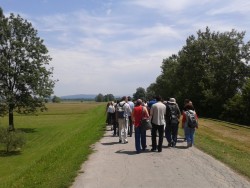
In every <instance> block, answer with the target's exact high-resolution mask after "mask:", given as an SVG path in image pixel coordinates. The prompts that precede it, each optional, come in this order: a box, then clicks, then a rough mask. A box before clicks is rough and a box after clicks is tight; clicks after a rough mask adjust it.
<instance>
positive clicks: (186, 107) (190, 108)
mask: <svg viewBox="0 0 250 188" xmlns="http://www.w3.org/2000/svg"><path fill="white" fill-rule="evenodd" d="M184 108H185V109H186V110H194V106H193V105H192V104H190V103H188V104H186V105H185V107H184Z"/></svg>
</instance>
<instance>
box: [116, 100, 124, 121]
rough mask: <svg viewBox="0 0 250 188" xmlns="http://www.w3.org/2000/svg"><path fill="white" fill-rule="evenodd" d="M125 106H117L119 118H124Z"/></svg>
mask: <svg viewBox="0 0 250 188" xmlns="http://www.w3.org/2000/svg"><path fill="white" fill-rule="evenodd" d="M124 105H125V103H123V104H122V105H121V104H120V103H118V104H117V116H118V118H124V108H123V106H124Z"/></svg>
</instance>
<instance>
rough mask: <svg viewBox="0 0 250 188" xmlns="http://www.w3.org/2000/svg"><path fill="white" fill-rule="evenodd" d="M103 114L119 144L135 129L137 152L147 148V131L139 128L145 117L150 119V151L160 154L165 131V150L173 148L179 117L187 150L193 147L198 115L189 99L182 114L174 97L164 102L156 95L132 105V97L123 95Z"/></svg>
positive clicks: (124, 141) (108, 106)
mask: <svg viewBox="0 0 250 188" xmlns="http://www.w3.org/2000/svg"><path fill="white" fill-rule="evenodd" d="M106 112H107V124H109V125H112V126H113V130H114V133H113V135H114V136H119V143H124V144H126V143H128V140H127V137H128V135H129V136H131V137H132V133H133V130H134V133H135V149H136V152H137V153H140V152H141V151H144V150H146V148H147V143H146V131H147V130H145V129H144V128H143V127H142V126H141V120H142V119H144V118H145V119H149V120H150V122H151V124H152V129H151V140H152V148H151V151H152V152H155V151H158V152H162V143H163V136H164V130H165V137H166V139H167V142H168V147H175V146H176V143H177V135H178V128H179V121H180V117H181V115H182V120H181V127H182V128H183V129H184V135H185V140H186V141H187V147H192V145H193V144H194V133H195V129H196V128H198V116H197V114H196V112H195V110H194V107H193V104H192V102H191V101H190V100H188V99H186V100H185V101H184V107H183V110H182V112H181V111H180V109H179V106H178V104H177V103H176V100H175V98H169V99H168V100H166V101H163V99H162V98H161V97H160V96H156V97H155V98H154V99H152V100H150V101H149V102H148V103H146V102H144V101H142V100H141V99H138V100H136V101H134V102H132V99H131V97H126V96H124V97H122V99H121V100H120V101H117V102H116V103H114V102H110V103H108V105H107V110H106ZM193 122H195V123H193ZM192 123H193V124H192ZM117 129H118V130H117ZM157 135H158V140H157Z"/></svg>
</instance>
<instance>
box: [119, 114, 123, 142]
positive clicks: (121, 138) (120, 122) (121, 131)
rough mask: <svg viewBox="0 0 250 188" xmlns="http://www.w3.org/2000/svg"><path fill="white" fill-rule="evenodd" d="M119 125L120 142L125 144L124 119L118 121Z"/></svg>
mask: <svg viewBox="0 0 250 188" xmlns="http://www.w3.org/2000/svg"><path fill="white" fill-rule="evenodd" d="M118 124H119V142H124V140H123V126H124V125H123V124H124V119H118Z"/></svg>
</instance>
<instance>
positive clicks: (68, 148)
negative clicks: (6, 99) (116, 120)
mask: <svg viewBox="0 0 250 188" xmlns="http://www.w3.org/2000/svg"><path fill="white" fill-rule="evenodd" d="M48 109H49V110H48V112H45V113H39V115H36V116H20V115H17V116H15V127H16V128H17V129H21V130H23V131H24V132H25V135H26V140H27V143H26V145H25V147H24V148H23V149H22V151H21V153H16V154H13V155H9V156H6V155H4V154H3V153H2V155H1V156H0V187H18V188H19V187H69V185H70V183H71V182H72V181H73V179H74V177H75V176H76V173H77V170H79V168H80V165H81V164H82V162H83V161H84V160H86V159H87V156H88V155H89V154H90V153H91V152H92V150H91V148H90V146H91V145H92V144H93V143H95V142H96V141H97V140H99V139H100V138H101V137H102V135H103V133H104V130H105V129H104V122H105V115H104V109H105V107H104V105H103V104H101V105H100V104H98V103H65V104H64V103H61V104H48ZM6 123H7V118H6V117H5V118H2V119H1V122H0V125H3V124H6ZM6 125H7V124H6Z"/></svg>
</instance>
